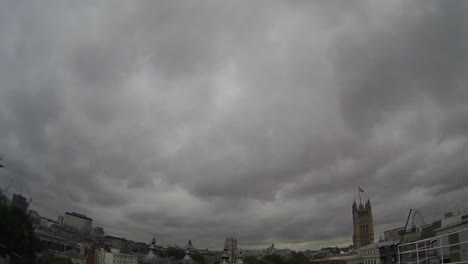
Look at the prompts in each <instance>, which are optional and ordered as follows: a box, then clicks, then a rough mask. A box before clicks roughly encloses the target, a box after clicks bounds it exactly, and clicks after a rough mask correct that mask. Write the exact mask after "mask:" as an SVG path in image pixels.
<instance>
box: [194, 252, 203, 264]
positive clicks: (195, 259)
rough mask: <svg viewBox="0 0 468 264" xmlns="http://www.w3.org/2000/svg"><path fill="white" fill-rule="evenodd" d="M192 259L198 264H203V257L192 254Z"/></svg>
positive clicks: (196, 253) (195, 253) (198, 254)
mask: <svg viewBox="0 0 468 264" xmlns="http://www.w3.org/2000/svg"><path fill="white" fill-rule="evenodd" d="M192 259H193V260H194V261H195V262H197V263H198V264H205V257H204V256H203V255H202V254H200V253H198V252H192Z"/></svg>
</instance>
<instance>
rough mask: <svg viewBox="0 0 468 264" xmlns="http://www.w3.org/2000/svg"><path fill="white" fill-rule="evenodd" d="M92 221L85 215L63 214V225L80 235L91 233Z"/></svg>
mask: <svg viewBox="0 0 468 264" xmlns="http://www.w3.org/2000/svg"><path fill="white" fill-rule="evenodd" d="M92 223H93V219H91V218H89V217H87V216H86V215H82V214H78V213H75V212H73V213H70V212H65V217H64V219H63V225H64V226H68V227H72V228H74V229H76V230H78V231H80V232H82V233H86V234H89V233H90V232H91V228H92Z"/></svg>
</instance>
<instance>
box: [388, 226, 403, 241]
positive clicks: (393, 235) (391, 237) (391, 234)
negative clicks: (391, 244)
mask: <svg viewBox="0 0 468 264" xmlns="http://www.w3.org/2000/svg"><path fill="white" fill-rule="evenodd" d="M403 231H405V228H404V227H399V228H395V229H391V230H387V231H384V240H385V241H399V240H400V239H401V235H402V233H403Z"/></svg>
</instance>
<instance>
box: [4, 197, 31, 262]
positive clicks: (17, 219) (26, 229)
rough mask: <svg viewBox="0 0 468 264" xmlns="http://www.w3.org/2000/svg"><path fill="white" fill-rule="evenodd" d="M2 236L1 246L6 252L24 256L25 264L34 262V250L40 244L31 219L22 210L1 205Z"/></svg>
mask: <svg viewBox="0 0 468 264" xmlns="http://www.w3.org/2000/svg"><path fill="white" fill-rule="evenodd" d="M0 234H1V236H0V244H2V245H4V246H5V249H6V252H14V253H16V254H17V255H20V256H22V257H23V261H24V263H32V262H33V261H34V257H35V255H34V248H35V247H36V246H37V245H38V243H37V242H36V240H35V238H34V232H33V228H32V224H31V222H30V221H29V218H28V217H27V215H26V214H25V213H24V212H23V211H22V210H21V209H20V208H17V207H14V206H6V205H4V204H0Z"/></svg>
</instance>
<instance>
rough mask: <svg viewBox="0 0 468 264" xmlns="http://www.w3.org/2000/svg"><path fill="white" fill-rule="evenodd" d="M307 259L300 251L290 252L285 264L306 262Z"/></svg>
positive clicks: (307, 261)
mask: <svg viewBox="0 0 468 264" xmlns="http://www.w3.org/2000/svg"><path fill="white" fill-rule="evenodd" d="M308 263H309V259H308V258H307V257H306V256H305V255H304V254H303V253H302V252H295V251H292V252H291V257H290V258H289V260H288V261H287V264H308Z"/></svg>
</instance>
